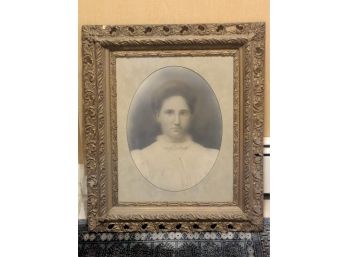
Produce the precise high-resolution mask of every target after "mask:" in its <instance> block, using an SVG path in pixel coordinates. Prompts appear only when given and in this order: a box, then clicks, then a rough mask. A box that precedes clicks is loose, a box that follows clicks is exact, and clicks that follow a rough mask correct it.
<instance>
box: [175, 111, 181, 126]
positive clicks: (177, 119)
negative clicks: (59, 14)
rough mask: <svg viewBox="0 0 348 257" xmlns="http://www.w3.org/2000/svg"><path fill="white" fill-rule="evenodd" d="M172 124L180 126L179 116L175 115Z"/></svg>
mask: <svg viewBox="0 0 348 257" xmlns="http://www.w3.org/2000/svg"><path fill="white" fill-rule="evenodd" d="M174 124H175V125H180V117H179V114H175V120H174Z"/></svg>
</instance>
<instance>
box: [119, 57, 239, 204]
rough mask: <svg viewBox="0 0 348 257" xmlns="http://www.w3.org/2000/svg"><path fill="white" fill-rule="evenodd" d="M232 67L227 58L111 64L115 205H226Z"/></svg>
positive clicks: (230, 185) (230, 165) (134, 60)
mask: <svg viewBox="0 0 348 257" xmlns="http://www.w3.org/2000/svg"><path fill="white" fill-rule="evenodd" d="M230 67H233V57H230V56H226V57H195V58H192V57H161V58H157V57H146V58H118V59H117V61H116V74H117V83H118V88H117V89H118V92H119V95H122V98H121V97H120V98H118V99H117V104H118V106H117V110H118V113H117V117H118V122H119V123H118V124H119V129H118V133H119V135H118V138H119V140H118V142H119V151H118V153H119V162H118V163H119V169H118V170H119V178H118V179H119V185H120V188H119V201H120V202H150V201H151V202H154V201H159V202H163V201H175V202H176V201H179V202H180V201H185V202H190V201H193V202H197V201H198V202H210V201H219V202H231V201H232V198H233V160H232V158H226V156H228V155H229V154H230V153H231V152H229V151H232V142H233V70H232V69H230ZM212 70H214V72H212ZM222 74H223V76H222V77H221V76H220V75H222ZM158 95H160V96H158ZM156 97H157V98H159V99H157V102H158V101H159V102H160V104H158V105H159V106H157V107H158V108H157V109H156V108H155V106H154V105H156V104H155V102H156ZM164 107H165V108H164ZM166 112H172V114H166ZM164 115H165V116H164ZM185 115H188V116H190V117H189V121H188V123H189V124H186V125H185V124H184V125H183V124H182V121H180V120H182V119H184V120H185ZM166 116H168V117H169V116H171V117H172V118H173V119H174V120H173V119H172V120H173V121H170V122H169V123H168V124H167V123H166V122H165V120H166V118H163V117H166ZM175 116H176V117H175ZM175 119H176V122H177V124H176V122H175ZM169 120H170V118H169ZM125 121H127V122H125ZM171 122H172V123H171ZM180 122H181V123H180ZM167 125H168V127H169V129H168V131H167V132H166V129H165V127H166V126H167ZM184 127H185V128H184ZM224 128H225V129H224ZM223 132H224V133H223ZM175 133H176V134H175ZM175 137H178V140H177V141H176V139H175ZM173 138H174V139H173ZM227 178H228V179H227ZM218 184H219V185H220V186H219V187H216V185H218Z"/></svg>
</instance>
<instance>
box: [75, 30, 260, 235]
mask: <svg viewBox="0 0 348 257" xmlns="http://www.w3.org/2000/svg"><path fill="white" fill-rule="evenodd" d="M214 55H215V56H233V57H234V67H231V68H233V69H234V89H233V92H234V95H233V101H234V107H233V117H234V121H233V130H234V136H233V137H234V142H233V153H231V158H234V159H233V160H234V164H233V165H234V167H233V179H234V182H233V184H234V185H233V186H234V188H233V197H234V199H233V202H232V203H224V202H218V203H217V202H214V203H192V202H188V203H179V202H178V203H150V204H148V203H146V204H144V203H123V204H119V203H118V177H117V174H118V172H117V161H118V160H117V110H116V109H117V108H116V103H117V81H116V67H115V66H116V58H117V57H125V56H127V57H137V56H214ZM82 63H83V111H84V113H83V125H84V151H85V169H86V172H87V193H88V200H87V211H88V213H87V218H88V227H89V229H90V230H91V231H96V232H121V231H122V232H132V231H137V232H143V231H152V232H154V231H260V230H262V228H263V192H262V190H263V184H262V183H263V154H262V153H263V144H262V142H263V123H264V83H265V79H264V70H265V69H264V63H265V24H264V23H238V24H174V25H128V26H127V25H122V26H109V25H108V26H101V25H86V26H82Z"/></svg>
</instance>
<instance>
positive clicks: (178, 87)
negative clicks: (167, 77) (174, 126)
mask: <svg viewBox="0 0 348 257" xmlns="http://www.w3.org/2000/svg"><path fill="white" fill-rule="evenodd" d="M171 96H182V97H183V98H184V99H185V100H186V103H187V105H188V106H189V108H190V111H191V113H193V112H194V109H195V104H196V97H195V95H194V93H193V89H192V88H191V87H189V86H188V85H186V84H184V83H182V82H178V81H171V82H168V83H166V84H164V85H162V86H161V87H159V89H158V90H157V91H156V92H155V93H154V95H153V97H152V110H153V111H154V112H155V113H156V112H159V111H160V110H161V107H162V104H163V101H164V100H165V99H167V98H168V97H171Z"/></svg>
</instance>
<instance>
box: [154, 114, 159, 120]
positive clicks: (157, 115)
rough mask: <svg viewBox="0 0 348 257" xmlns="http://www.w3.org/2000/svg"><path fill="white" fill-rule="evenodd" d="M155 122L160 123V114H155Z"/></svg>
mask: <svg viewBox="0 0 348 257" xmlns="http://www.w3.org/2000/svg"><path fill="white" fill-rule="evenodd" d="M154 118H155V121H157V122H159V112H156V113H155V114H154Z"/></svg>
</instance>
